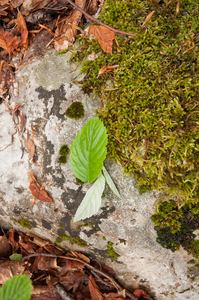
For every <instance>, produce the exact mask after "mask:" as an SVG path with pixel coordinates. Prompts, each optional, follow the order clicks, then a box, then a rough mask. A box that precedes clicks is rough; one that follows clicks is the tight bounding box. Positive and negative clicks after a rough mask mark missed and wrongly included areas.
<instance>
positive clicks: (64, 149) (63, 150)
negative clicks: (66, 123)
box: [59, 145, 70, 156]
mask: <svg viewBox="0 0 199 300" xmlns="http://www.w3.org/2000/svg"><path fill="white" fill-rule="evenodd" d="M69 151H70V150H69V147H68V146H67V145H63V146H61V148H60V150H59V154H60V155H61V156H66V155H67V154H68V153H69Z"/></svg>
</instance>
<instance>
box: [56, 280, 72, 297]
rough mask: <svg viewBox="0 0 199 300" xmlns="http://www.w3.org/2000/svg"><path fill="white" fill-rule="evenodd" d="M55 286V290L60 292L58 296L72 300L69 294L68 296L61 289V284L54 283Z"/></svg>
mask: <svg viewBox="0 0 199 300" xmlns="http://www.w3.org/2000/svg"><path fill="white" fill-rule="evenodd" d="M55 288H56V290H57V292H58V293H59V294H60V296H61V297H62V298H63V299H64V300H74V299H73V298H72V297H71V296H69V295H68V294H67V292H66V291H65V290H64V289H63V287H62V286H61V284H59V283H57V284H55Z"/></svg>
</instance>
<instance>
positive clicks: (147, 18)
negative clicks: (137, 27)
mask: <svg viewBox="0 0 199 300" xmlns="http://www.w3.org/2000/svg"><path fill="white" fill-rule="evenodd" d="M154 12H155V10H153V11H152V12H151V13H150V14H148V16H147V17H146V20H145V21H144V23H143V24H142V26H144V25H145V24H146V23H147V22H148V21H149V20H150V19H151V17H152V15H153V14H154Z"/></svg>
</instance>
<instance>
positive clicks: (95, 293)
mask: <svg viewBox="0 0 199 300" xmlns="http://www.w3.org/2000/svg"><path fill="white" fill-rule="evenodd" d="M88 287H89V290H90V293H91V298H92V300H103V299H104V297H103V295H102V293H101V292H100V290H99V287H98V286H97V284H96V283H95V280H94V278H93V276H92V275H90V276H89V278H88Z"/></svg>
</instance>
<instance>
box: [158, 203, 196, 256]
mask: <svg viewBox="0 0 199 300" xmlns="http://www.w3.org/2000/svg"><path fill="white" fill-rule="evenodd" d="M163 204H164V203H163ZM163 204H161V212H160V211H159V209H157V212H156V214H155V215H154V216H152V220H154V219H155V220H154V221H155V223H156V224H157V223H158V226H155V230H156V231H157V235H158V237H157V242H158V243H160V244H161V245H162V246H163V247H165V248H167V249H170V250H171V251H173V252H174V251H176V250H178V249H179V247H180V245H181V246H182V247H183V248H184V249H185V250H186V251H187V252H188V253H191V254H192V255H193V256H194V257H195V258H196V259H199V241H198V240H195V237H196V235H195V234H194V233H193V232H194V231H195V230H196V229H198V228H199V214H193V213H191V209H190V207H188V206H187V205H186V206H183V207H182V208H181V214H180V215H176V212H178V207H177V204H175V205H174V203H173V202H172V203H171V206H169V205H168V203H166V205H165V204H164V205H163ZM163 207H166V210H165V211H164V212H163ZM170 209H172V211H170ZM193 209H194V207H193ZM168 210H169V212H168ZM172 212H173V213H174V216H175V217H174V219H173V220H172V218H171V220H166V221H165V219H166V217H167V216H169V215H168V214H169V213H171V214H172ZM164 213H165V214H164ZM179 216H181V217H179ZM156 218H157V219H156ZM176 218H177V219H176ZM161 221H162V222H161ZM166 225H167V226H166Z"/></svg>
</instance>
